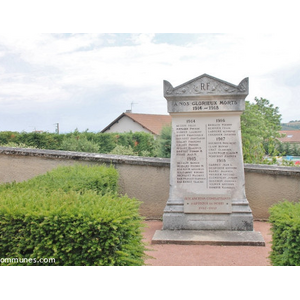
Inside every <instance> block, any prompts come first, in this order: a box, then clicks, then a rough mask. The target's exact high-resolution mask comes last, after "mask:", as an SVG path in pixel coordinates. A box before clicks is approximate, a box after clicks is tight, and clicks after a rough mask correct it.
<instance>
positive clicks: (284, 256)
mask: <svg viewBox="0 0 300 300" xmlns="http://www.w3.org/2000/svg"><path fill="white" fill-rule="evenodd" d="M269 220H270V222H271V231H272V251H271V254H270V260H271V263H272V265H274V266H300V203H293V202H288V201H284V202H281V203H278V204H276V205H274V206H272V207H271V208H270V219H269Z"/></svg>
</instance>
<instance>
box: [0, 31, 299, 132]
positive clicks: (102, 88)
mask: <svg viewBox="0 0 300 300" xmlns="http://www.w3.org/2000/svg"><path fill="white" fill-rule="evenodd" d="M180 38H181V37H180V35H172V39H177V40H176V41H175V42H174V43H168V42H167V40H165V41H164V40H163V37H160V40H159V39H158V40H156V37H155V35H154V34H133V35H129V34H127V35H120V34H70V35H63V34H58V35H57V34H37V35H19V36H16V35H15V36H13V35H6V36H3V35H1V36H0V74H1V77H0V85H1V90H0V105H2V108H1V109H2V111H3V109H7V110H6V111H8V103H9V107H10V108H11V107H14V109H15V110H16V111H18V110H22V109H23V110H25V111H30V110H32V111H37V113H38V114H40V113H45V114H46V113H47V111H46V110H45V111H44V112H43V111H42V110H36V107H39V108H41V107H42V105H44V107H48V108H49V107H51V109H52V110H53V111H54V110H55V108H57V110H63V109H65V108H66V107H68V106H69V107H70V106H75V107H76V108H77V110H78V115H80V113H81V112H80V111H87V108H84V109H81V106H80V105H82V107H84V105H93V106H95V107H97V109H98V110H99V114H100V113H102V114H103V113H105V112H103V111H100V110H101V107H102V108H105V110H106V111H112V112H114V114H117V115H118V114H120V113H122V112H123V111H124V110H125V109H129V108H130V103H131V102H136V103H138V104H136V105H135V106H134V111H135V112H144V113H146V112H151V113H166V101H165V99H164V98H163V95H162V83H163V80H168V81H170V82H171V83H172V84H173V85H174V86H177V85H179V84H182V83H184V82H186V81H188V80H190V79H192V78H195V77H197V76H199V75H201V74H203V73H208V74H210V75H212V76H215V77H218V78H220V79H223V80H226V81H228V82H231V83H233V84H239V82H240V81H241V80H242V79H244V78H245V77H249V78H250V95H249V96H248V99H249V100H251V99H253V98H254V96H258V97H265V98H268V99H269V100H270V101H271V102H274V104H275V105H277V106H279V107H282V109H283V110H284V114H286V118H289V116H293V117H294V114H295V113H296V112H293V114H291V112H290V111H289V110H288V108H289V105H288V104H286V103H295V102H297V101H298V98H297V97H298V95H297V92H298V91H299V89H298V87H299V86H300V83H298V82H297V80H295V78H294V76H292V75H291V76H292V78H293V80H294V81H293V82H294V86H293V89H291V88H289V87H288V86H287V84H286V83H282V85H281V82H278V78H280V76H281V74H282V73H281V72H286V73H287V74H291V71H290V70H291V68H292V67H293V66H295V65H300V58H299V53H300V46H299V43H298V42H297V40H296V39H295V38H294V37H293V36H286V35H279V34H276V35H249V34H244V35H234V34H204V35H199V36H198V40H197V38H196V37H195V36H193V37H191V41H190V42H189V41H188V39H185V40H184V42H183V43H181V42H180ZM7 55H10V57H11V60H12V59H14V60H15V61H17V62H18V63H16V64H15V66H14V68H10V70H9V72H8V69H9V68H8V67H9V65H7V64H8V63H6V65H5V64H2V65H1V61H2V62H5V60H6V59H7V57H8V56H7ZM6 62H7V61H6ZM296 74H298V73H296ZM276 80H277V81H276ZM282 97H285V102H284V103H283V102H282ZM87 98H90V99H91V100H89V99H87ZM97 105H99V106H97ZM100 105H101V106H100ZM91 109H93V107H91ZM72 112H73V114H74V117H73V120H74V119H76V116H75V115H76V111H74V110H72ZM282 113H283V112H282ZM61 114H63V112H61ZM95 118H96V117H95ZM90 119H91V118H90ZM112 119H113V118H112ZM298 119H299V118H298ZM85 120H87V121H89V117H87V118H86V119H85ZM20 122H21V120H20ZM53 122H54V121H53ZM90 122H91V123H93V124H94V123H95V122H96V123H97V122H99V128H103V127H105V124H102V125H100V122H101V116H100V115H99V117H97V120H90ZM69 126H70V130H72V129H74V127H72V126H73V124H70V125H69ZM83 127H85V128H87V127H90V126H89V125H88V124H84V125H83ZM91 129H92V130H97V128H91Z"/></svg>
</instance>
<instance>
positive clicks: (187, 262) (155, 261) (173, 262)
mask: <svg viewBox="0 0 300 300" xmlns="http://www.w3.org/2000/svg"><path fill="white" fill-rule="evenodd" d="M146 225H147V227H146V228H145V229H144V238H145V241H146V242H147V244H148V249H149V251H147V252H146V254H147V255H149V256H151V257H152V258H148V259H146V260H145V264H146V265H148V266H270V261H269V258H268V256H269V254H270V251H271V240H272V236H271V232H270V223H267V222H259V221H255V222H254V230H255V231H258V232H260V233H261V234H262V236H263V237H264V240H265V243H266V246H264V247H263V246H210V245H170V244H168V245H167V244H164V245H151V239H152V237H153V235H154V233H155V231H156V230H161V229H162V222H161V221H146Z"/></svg>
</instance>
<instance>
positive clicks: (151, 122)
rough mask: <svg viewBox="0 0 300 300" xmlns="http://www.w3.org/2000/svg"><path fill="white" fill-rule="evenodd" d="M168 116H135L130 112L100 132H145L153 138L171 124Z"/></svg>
mask: <svg viewBox="0 0 300 300" xmlns="http://www.w3.org/2000/svg"><path fill="white" fill-rule="evenodd" d="M171 122H172V119H171V116H170V115H154V114H136V113H132V112H125V113H122V114H121V115H120V116H119V117H118V118H116V119H115V120H114V121H112V122H111V123H110V124H109V125H108V126H106V127H105V128H104V129H103V130H101V132H102V133H103V132H119V133H122V132H130V131H132V132H140V131H142V132H147V133H151V134H153V135H154V136H157V135H159V134H160V132H161V129H162V128H163V126H165V125H169V124H171Z"/></svg>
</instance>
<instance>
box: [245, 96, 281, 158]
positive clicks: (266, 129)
mask: <svg viewBox="0 0 300 300" xmlns="http://www.w3.org/2000/svg"><path fill="white" fill-rule="evenodd" d="M254 101H255V102H254V103H250V102H249V101H246V108H245V111H244V113H243V114H242V116H241V131H242V144H243V155H244V161H245V162H248V163H262V162H263V161H264V156H265V155H266V154H269V155H276V154H277V150H276V146H277V144H278V138H279V137H280V133H279V131H280V130H281V125H280V121H281V115H280V114H279V108H278V107H274V105H273V104H271V103H270V101H269V100H267V99H264V98H260V99H258V98H256V97H255V99H254Z"/></svg>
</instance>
